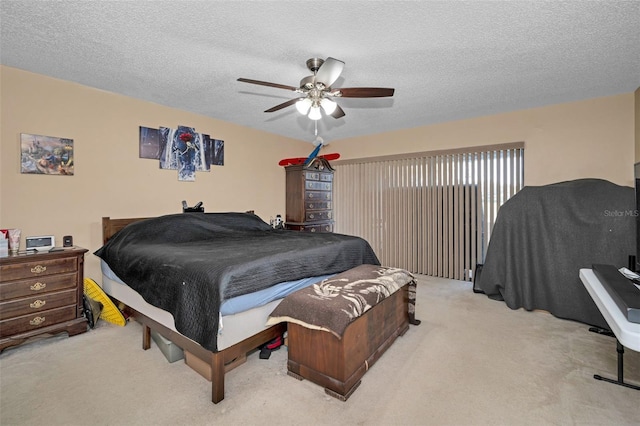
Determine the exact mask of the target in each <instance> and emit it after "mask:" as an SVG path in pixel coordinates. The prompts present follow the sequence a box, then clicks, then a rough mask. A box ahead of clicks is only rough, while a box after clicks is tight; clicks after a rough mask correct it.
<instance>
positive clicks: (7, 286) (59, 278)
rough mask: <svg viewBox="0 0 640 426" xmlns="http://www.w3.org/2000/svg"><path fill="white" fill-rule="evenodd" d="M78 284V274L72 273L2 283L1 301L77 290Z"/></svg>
mask: <svg viewBox="0 0 640 426" xmlns="http://www.w3.org/2000/svg"><path fill="white" fill-rule="evenodd" d="M77 282H78V274H77V273H70V274H61V275H52V276H44V277H40V278H31V279H27V280H18V281H11V282H5V283H0V300H1V301H5V300H9V299H15V298H17V297H25V296H32V295H40V294H43V293H49V292H52V291H59V290H64V289H67V288H73V289H75V288H76V285H77Z"/></svg>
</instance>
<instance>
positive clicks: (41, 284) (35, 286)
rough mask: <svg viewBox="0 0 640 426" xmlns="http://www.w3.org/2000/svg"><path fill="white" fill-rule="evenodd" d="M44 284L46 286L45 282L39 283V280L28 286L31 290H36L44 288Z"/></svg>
mask: <svg viewBox="0 0 640 426" xmlns="http://www.w3.org/2000/svg"><path fill="white" fill-rule="evenodd" d="M46 286H47V283H41V282H40V281H38V282H37V283H35V284H33V285H32V286H31V287H29V288H30V289H31V290H33V291H38V290H44V288H45V287H46Z"/></svg>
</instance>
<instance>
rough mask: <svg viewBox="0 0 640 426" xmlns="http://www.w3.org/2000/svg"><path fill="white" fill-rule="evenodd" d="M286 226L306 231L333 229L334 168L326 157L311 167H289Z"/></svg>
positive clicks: (318, 159) (330, 230) (313, 163)
mask: <svg viewBox="0 0 640 426" xmlns="http://www.w3.org/2000/svg"><path fill="white" fill-rule="evenodd" d="M285 170H286V173H287V176H286V178H287V179H286V182H287V184H286V191H287V203H286V215H285V223H284V226H285V228H286V229H292V230H295V231H303V232H332V231H333V168H332V167H331V165H330V164H329V162H328V161H327V160H325V159H323V158H315V159H314V160H313V161H312V162H311V163H310V164H308V165H307V166H304V165H294V166H287V167H285Z"/></svg>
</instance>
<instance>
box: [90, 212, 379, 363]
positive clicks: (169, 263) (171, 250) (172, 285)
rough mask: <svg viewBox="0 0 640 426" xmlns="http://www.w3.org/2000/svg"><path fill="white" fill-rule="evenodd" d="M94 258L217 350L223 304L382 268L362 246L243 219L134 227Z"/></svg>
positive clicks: (195, 217) (173, 218)
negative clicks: (284, 285)
mask: <svg viewBox="0 0 640 426" xmlns="http://www.w3.org/2000/svg"><path fill="white" fill-rule="evenodd" d="M95 254H96V255H97V256H99V257H100V258H102V259H103V260H104V261H105V262H106V263H107V264H108V265H109V267H110V268H111V270H112V271H113V272H114V273H115V274H116V275H117V276H118V277H119V278H120V279H121V280H122V281H124V282H125V283H127V285H129V286H130V287H131V288H133V289H134V290H136V291H137V292H138V293H140V295H142V297H143V298H144V299H145V300H146V301H147V302H148V303H150V304H152V305H154V306H156V307H159V308H161V309H164V310H166V311H169V312H171V313H172V314H173V317H174V319H175V324H176V329H177V330H178V331H179V332H181V333H182V334H184V335H185V336H187V337H189V338H191V339H192V340H195V341H196V342H198V343H200V344H201V345H202V346H203V347H205V348H206V349H209V350H213V351H215V350H217V345H216V341H217V339H216V337H217V333H218V323H219V321H218V319H219V310H220V305H221V304H222V302H223V301H224V300H227V299H230V298H232V297H235V296H240V295H242V294H246V293H250V292H253V291H258V290H261V289H263V288H267V287H270V286H272V285H274V284H277V283H280V282H284V281H293V280H298V279H301V278H307V277H314V276H319V275H324V274H332V273H339V272H343V271H346V270H348V269H351V268H353V267H355V266H358V265H362V264H373V265H379V264H380V262H379V261H378V258H377V257H376V255H375V253H374V252H373V249H372V248H371V247H370V246H369V244H368V243H367V242H366V241H365V240H364V239H362V238H358V237H354V236H349V235H341V234H335V233H306V232H297V231H287V230H279V229H278V230H276V229H273V228H271V227H270V226H269V225H268V224H266V223H265V222H263V221H262V220H261V219H260V218H259V217H258V216H256V215H253V214H248V213H180V214H174V215H167V216H161V217H157V218H152V219H147V220H143V221H139V222H135V223H132V224H130V225H128V226H127V227H126V228H124V229H122V230H121V231H119V232H118V233H117V234H115V235H114V236H113V237H112V238H111V239H110V240H109V241H108V242H107V243H106V244H105V245H104V246H103V247H101V248H100V249H98V250H97V251H96V252H95Z"/></svg>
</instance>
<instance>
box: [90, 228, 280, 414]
mask: <svg viewBox="0 0 640 426" xmlns="http://www.w3.org/2000/svg"><path fill="white" fill-rule="evenodd" d="M144 219H147V218H127V219H111V218H109V217H103V218H102V239H103V242H104V243H106V242H107V241H108V240H109V238H111V236H113V235H114V234H115V233H116V232H118V231H119V230H121V229H122V228H124V227H125V226H127V225H129V224H130V223H133V222H137V221H140V220H144ZM128 312H129V313H130V315H131V316H132V317H133V318H134V319H135V320H136V321H137V322H139V323H140V324H142V349H144V350H147V349H149V348H150V347H151V330H153V331H155V332H156V333H158V334H160V335H162V336H163V337H165V338H166V339H168V340H170V341H172V342H173V343H175V344H176V345H178V346H180V347H181V348H182V349H183V350H185V351H188V352H189V353H191V354H192V355H193V356H195V357H197V358H198V359H200V360H201V361H203V362H205V363H207V364H208V365H210V366H211V401H212V402H213V403H214V404H217V403H218V402H220V401H222V400H223V399H224V374H225V372H226V371H229V370H231V369H233V368H234V367H235V366H237V365H239V363H236V362H234V361H236V360H238V359H242V358H243V357H245V356H246V354H247V353H248V352H251V351H253V350H254V349H256V348H258V347H259V346H260V345H263V344H265V343H267V342H269V341H271V340H273V339H275V338H276V337H278V336H281V335H282V334H283V333H284V332H285V330H286V323H280V324H276V325H274V326H272V327H270V328H267V329H265V330H263V331H261V332H259V333H258V334H255V335H253V336H251V337H248V338H247V339H245V340H243V341H241V342H239V343H236V344H235V345H233V346H230V347H228V348H226V349H224V350H221V351H217V352H212V351H209V350H207V349H205V348H203V347H202V346H200V345H199V344H198V343H196V342H194V341H193V340H191V339H189V338H188V337H185V336H183V335H182V334H180V333H178V332H176V331H174V330H171V329H169V328H167V327H165V326H164V325H162V324H160V323H158V322H157V321H155V320H153V319H151V318H149V317H147V316H146V315H143V314H141V313H140V312H138V311H136V310H134V309H131V308H129V309H128Z"/></svg>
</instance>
